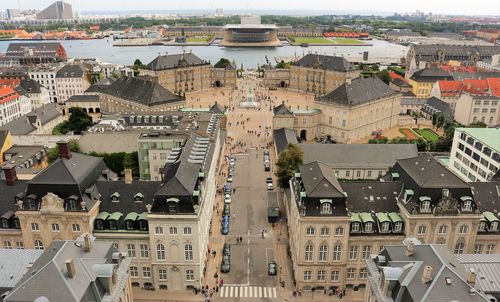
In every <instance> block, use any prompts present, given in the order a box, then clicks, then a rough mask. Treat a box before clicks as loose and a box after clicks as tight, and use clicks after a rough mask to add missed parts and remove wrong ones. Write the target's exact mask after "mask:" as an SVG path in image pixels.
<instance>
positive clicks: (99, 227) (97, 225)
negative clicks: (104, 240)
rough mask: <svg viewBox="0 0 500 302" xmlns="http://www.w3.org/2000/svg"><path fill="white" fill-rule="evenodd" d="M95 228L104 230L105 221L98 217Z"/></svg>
mask: <svg viewBox="0 0 500 302" xmlns="http://www.w3.org/2000/svg"><path fill="white" fill-rule="evenodd" d="M95 228H96V229H98V230H104V221H102V220H100V219H98V220H96V221H95Z"/></svg>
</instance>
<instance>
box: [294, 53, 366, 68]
mask: <svg viewBox="0 0 500 302" xmlns="http://www.w3.org/2000/svg"><path fill="white" fill-rule="evenodd" d="M294 65H297V66H301V67H307V68H321V69H326V70H333V71H341V72H346V71H352V70H356V67H355V66H354V65H352V64H351V63H349V62H348V61H347V60H346V59H344V58H343V57H334V56H327V55H318V54H307V55H305V56H303V57H302V58H301V59H300V60H298V61H297V62H295V63H294Z"/></svg>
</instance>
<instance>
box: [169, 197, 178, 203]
mask: <svg viewBox="0 0 500 302" xmlns="http://www.w3.org/2000/svg"><path fill="white" fill-rule="evenodd" d="M167 202H175V203H179V199H178V198H174V197H171V198H167Z"/></svg>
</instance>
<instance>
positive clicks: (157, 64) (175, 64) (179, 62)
mask: <svg viewBox="0 0 500 302" xmlns="http://www.w3.org/2000/svg"><path fill="white" fill-rule="evenodd" d="M208 64H210V63H209V62H207V61H204V60H202V59H200V58H199V57H197V56H196V55H194V54H193V53H182V54H172V55H160V56H157V57H156V58H155V59H154V60H153V61H151V62H149V63H148V64H147V65H145V66H142V68H144V69H150V70H164V69H173V68H182V67H188V66H198V65H208Z"/></svg>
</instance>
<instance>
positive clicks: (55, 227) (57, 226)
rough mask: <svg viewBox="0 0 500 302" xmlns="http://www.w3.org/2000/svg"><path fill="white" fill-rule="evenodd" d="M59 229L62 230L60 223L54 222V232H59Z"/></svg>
mask: <svg viewBox="0 0 500 302" xmlns="http://www.w3.org/2000/svg"><path fill="white" fill-rule="evenodd" d="M59 231H60V227H59V223H53V224H52V232H59Z"/></svg>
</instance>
